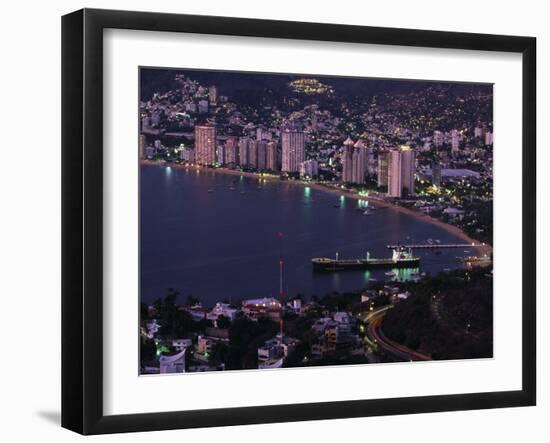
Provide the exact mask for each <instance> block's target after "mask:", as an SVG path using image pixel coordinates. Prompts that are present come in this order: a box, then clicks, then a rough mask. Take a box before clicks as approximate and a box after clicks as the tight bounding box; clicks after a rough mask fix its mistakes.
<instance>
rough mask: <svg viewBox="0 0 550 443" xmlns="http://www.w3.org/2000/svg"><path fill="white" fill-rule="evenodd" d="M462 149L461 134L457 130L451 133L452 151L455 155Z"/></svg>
mask: <svg viewBox="0 0 550 443" xmlns="http://www.w3.org/2000/svg"><path fill="white" fill-rule="evenodd" d="M459 149H460V133H459V132H458V130H457V129H453V130H452V131H451V151H452V153H453V154H457V153H458V152H459Z"/></svg>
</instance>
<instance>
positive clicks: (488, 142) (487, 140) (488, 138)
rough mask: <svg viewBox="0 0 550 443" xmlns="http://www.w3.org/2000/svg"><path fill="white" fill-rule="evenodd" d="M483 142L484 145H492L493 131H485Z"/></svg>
mask: <svg viewBox="0 0 550 443" xmlns="http://www.w3.org/2000/svg"><path fill="white" fill-rule="evenodd" d="M485 144H486V145H492V144H493V133H492V132H489V131H487V132H486V133H485Z"/></svg>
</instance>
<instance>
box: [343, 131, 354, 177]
mask: <svg viewBox="0 0 550 443" xmlns="http://www.w3.org/2000/svg"><path fill="white" fill-rule="evenodd" d="M342 151H343V153H342V181H343V182H344V183H351V182H353V140H352V139H351V138H349V137H348V138H347V139H346V141H345V142H344V146H343V148H342Z"/></svg>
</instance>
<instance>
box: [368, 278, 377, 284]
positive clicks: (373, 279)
mask: <svg viewBox="0 0 550 443" xmlns="http://www.w3.org/2000/svg"><path fill="white" fill-rule="evenodd" d="M377 281H378V280H377V279H375V278H374V277H371V278H369V279H368V282H369V283H376V282H377Z"/></svg>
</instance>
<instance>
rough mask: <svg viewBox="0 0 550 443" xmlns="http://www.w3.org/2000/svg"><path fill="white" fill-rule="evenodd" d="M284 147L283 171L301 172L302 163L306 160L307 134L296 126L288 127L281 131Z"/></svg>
mask: <svg viewBox="0 0 550 443" xmlns="http://www.w3.org/2000/svg"><path fill="white" fill-rule="evenodd" d="M281 143H282V149H283V165H282V171H283V172H299V170H300V163H302V162H303V161H304V160H305V135H304V133H303V131H301V130H298V129H296V128H287V129H285V130H283V131H282V132H281Z"/></svg>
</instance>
